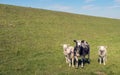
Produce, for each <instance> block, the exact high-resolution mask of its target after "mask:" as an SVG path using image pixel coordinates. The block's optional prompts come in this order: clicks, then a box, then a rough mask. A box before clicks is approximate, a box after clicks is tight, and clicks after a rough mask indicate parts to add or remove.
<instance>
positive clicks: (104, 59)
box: [103, 57, 106, 65]
mask: <svg viewBox="0 0 120 75" xmlns="http://www.w3.org/2000/svg"><path fill="white" fill-rule="evenodd" d="M105 61H106V60H105V57H103V64H104V65H105Z"/></svg>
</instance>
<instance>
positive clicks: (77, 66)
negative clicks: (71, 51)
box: [75, 56, 78, 68]
mask: <svg viewBox="0 0 120 75" xmlns="http://www.w3.org/2000/svg"><path fill="white" fill-rule="evenodd" d="M75 59H76V68H78V57H77V56H75Z"/></svg>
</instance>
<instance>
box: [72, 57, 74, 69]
mask: <svg viewBox="0 0 120 75" xmlns="http://www.w3.org/2000/svg"><path fill="white" fill-rule="evenodd" d="M72 67H74V58H72Z"/></svg>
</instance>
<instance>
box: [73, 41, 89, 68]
mask: <svg viewBox="0 0 120 75" xmlns="http://www.w3.org/2000/svg"><path fill="white" fill-rule="evenodd" d="M73 41H74V42H75V43H76V45H75V47H74V49H75V50H74V51H75V55H76V56H77V57H78V56H80V57H81V67H83V63H84V62H85V61H86V58H85V56H86V55H88V59H87V61H86V62H88V63H90V47H89V44H88V43H87V42H86V41H85V40H73Z"/></svg>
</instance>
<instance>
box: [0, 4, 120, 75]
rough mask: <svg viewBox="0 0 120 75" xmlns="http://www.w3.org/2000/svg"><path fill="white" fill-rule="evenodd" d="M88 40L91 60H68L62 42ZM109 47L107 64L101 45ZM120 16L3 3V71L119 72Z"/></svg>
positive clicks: (20, 74)
mask: <svg viewBox="0 0 120 75" xmlns="http://www.w3.org/2000/svg"><path fill="white" fill-rule="evenodd" d="M74 39H84V40H87V41H88V42H89V44H90V46H91V64H90V65H88V64H86V65H85V67H84V68H83V69H81V68H79V69H75V68H70V67H68V65H67V64H66V63H65V59H64V56H63V52H62V51H63V50H62V47H61V46H60V44H63V43H69V44H71V45H73V46H74V45H75V44H74V42H73V40H74ZM99 45H105V46H107V47H108V49H107V50H108V61H107V65H105V66H103V65H99V64H98V62H97V58H98V56H97V46H99ZM119 57H120V20H117V19H108V18H99V17H92V16H85V15H77V14H70V13H63V12H55V11H49V10H40V9H33V8H25V7H18V6H10V5H2V4H0V75H80V74H81V75H119V74H120V71H119V68H120V60H119Z"/></svg>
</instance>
